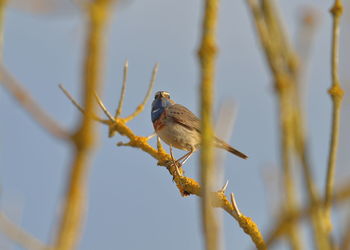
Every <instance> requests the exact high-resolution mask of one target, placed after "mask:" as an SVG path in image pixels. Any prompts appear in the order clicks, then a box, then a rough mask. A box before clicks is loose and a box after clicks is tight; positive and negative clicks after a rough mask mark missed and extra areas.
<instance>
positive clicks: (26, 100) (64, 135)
mask: <svg viewBox="0 0 350 250" xmlns="http://www.w3.org/2000/svg"><path fill="white" fill-rule="evenodd" d="M0 84H2V85H3V86H4V87H5V88H6V89H7V90H8V91H9V92H10V93H11V94H12V96H13V97H14V98H15V99H16V100H17V102H18V103H19V104H20V105H21V106H22V107H23V108H24V109H25V110H26V111H27V112H28V113H29V114H30V115H31V117H32V118H33V119H34V120H36V122H38V123H39V124H40V125H41V126H42V127H43V128H44V129H46V130H47V131H48V132H49V133H50V134H51V135H53V136H55V137H57V138H59V139H63V140H67V139H69V134H68V132H67V131H65V130H64V129H63V128H61V127H60V126H59V125H58V123H57V122H56V121H54V120H52V119H51V118H50V117H49V116H48V115H47V114H46V113H45V112H44V111H43V110H42V108H41V107H40V106H39V105H38V104H37V103H36V102H35V101H34V100H33V99H32V98H31V96H30V95H29V94H28V92H27V91H26V90H24V89H23V87H22V86H21V84H20V83H19V82H18V81H17V80H16V79H15V78H14V77H13V76H12V75H11V74H10V73H9V72H8V71H7V70H6V69H5V67H4V66H3V65H2V64H1V65H0Z"/></svg>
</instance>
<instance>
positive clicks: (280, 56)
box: [247, 0, 302, 249]
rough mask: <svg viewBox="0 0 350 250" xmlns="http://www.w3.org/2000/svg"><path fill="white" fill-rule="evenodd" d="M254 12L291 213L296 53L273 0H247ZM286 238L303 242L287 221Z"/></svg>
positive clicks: (294, 242) (299, 244)
mask: <svg viewBox="0 0 350 250" xmlns="http://www.w3.org/2000/svg"><path fill="white" fill-rule="evenodd" d="M247 2H248V6H249V7H250V10H251V12H252V14H253V18H254V21H255V25H256V29H257V32H258V34H259V38H260V42H261V44H262V46H263V49H264V52H265V56H266V59H267V62H268V63H269V65H270V70H271V72H272V75H273V77H274V82H275V90H276V94H277V96H278V107H279V125H280V145H281V166H282V168H283V181H282V183H284V189H285V192H286V198H285V202H284V203H283V204H284V210H285V211H286V213H290V212H292V211H293V210H296V209H297V208H298V204H297V198H296V192H295V184H294V180H293V175H292V149H293V116H292V113H293V111H292V109H293V108H292V107H293V105H292V97H293V95H292V87H291V85H292V81H293V78H292V77H291V72H295V71H296V65H297V63H296V61H297V59H296V56H295V54H294V53H293V52H292V50H291V48H290V46H289V43H288V39H287V37H286V34H285V33H284V29H283V28H282V25H281V22H280V20H279V17H278V13H277V11H276V7H275V6H274V4H273V1H270V0H263V1H261V4H260V3H258V1H256V0H248V1H247ZM289 242H290V244H291V245H292V247H293V249H302V242H301V237H300V233H299V231H298V229H297V225H290V231H289Z"/></svg>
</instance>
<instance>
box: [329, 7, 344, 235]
mask: <svg viewBox="0 0 350 250" xmlns="http://www.w3.org/2000/svg"><path fill="white" fill-rule="evenodd" d="M330 12H331V14H332V16H333V31H332V57H331V67H332V70H331V71H332V72H331V73H332V86H331V88H330V89H329V90H328V93H329V95H330V96H331V98H332V102H333V111H332V131H331V141H330V147H329V155H328V168H327V178H326V188H325V203H326V204H325V205H326V219H327V220H328V223H329V224H328V228H327V229H328V231H329V233H330V232H331V231H332V220H331V207H332V203H331V200H332V195H333V187H334V174H335V167H336V160H337V151H338V144H339V126H340V108H341V102H342V100H343V95H344V90H343V89H342V88H341V86H340V80H339V33H340V27H339V23H340V16H341V15H342V12H343V5H342V2H341V0H335V1H334V5H333V7H332V8H331V9H330Z"/></svg>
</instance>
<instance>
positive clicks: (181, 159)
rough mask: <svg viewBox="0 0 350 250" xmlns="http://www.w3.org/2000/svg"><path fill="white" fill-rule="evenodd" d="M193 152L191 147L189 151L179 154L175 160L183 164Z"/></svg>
mask: <svg viewBox="0 0 350 250" xmlns="http://www.w3.org/2000/svg"><path fill="white" fill-rule="evenodd" d="M193 152H194V150H193V149H191V151H190V152H188V153H187V154H185V155H183V156H181V157H180V158H179V159H178V160H177V162H179V163H180V164H181V166H182V165H184V164H185V162H186V161H187V160H188V159H189V158H190V156H191V155H192V154H193ZM181 161H182V162H181Z"/></svg>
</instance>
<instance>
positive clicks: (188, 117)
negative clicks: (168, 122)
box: [166, 104, 200, 132]
mask: <svg viewBox="0 0 350 250" xmlns="http://www.w3.org/2000/svg"><path fill="white" fill-rule="evenodd" d="M166 116H167V117H169V118H171V119H173V120H174V121H175V122H177V123H178V124H181V125H182V126H184V127H186V128H188V129H190V130H197V131H198V132H200V120H199V118H198V117H197V116H196V115H195V114H193V113H192V112H191V111H190V110H189V109H187V108H186V107H184V106H182V105H180V104H174V105H171V106H170V107H168V108H167V109H166Z"/></svg>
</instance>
